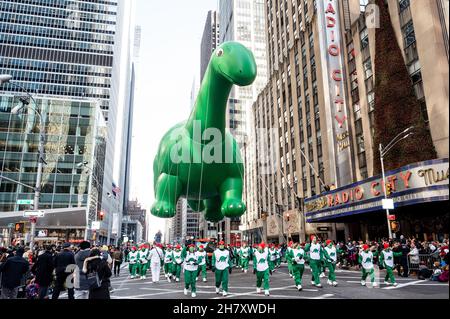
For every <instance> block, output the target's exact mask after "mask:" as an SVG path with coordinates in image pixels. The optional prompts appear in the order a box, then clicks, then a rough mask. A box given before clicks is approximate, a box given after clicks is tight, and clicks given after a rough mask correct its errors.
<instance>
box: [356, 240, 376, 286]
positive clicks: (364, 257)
mask: <svg viewBox="0 0 450 319" xmlns="http://www.w3.org/2000/svg"><path fill="white" fill-rule="evenodd" d="M376 254H377V253H376V252H372V251H370V247H369V245H367V244H365V245H363V247H362V250H361V251H360V252H359V258H358V262H359V263H360V264H361V265H362V267H361V271H362V277H361V286H365V285H366V278H367V276H370V281H371V282H372V287H374V288H375V287H378V284H377V283H376V282H375V269H374V266H373V257H374V255H376Z"/></svg>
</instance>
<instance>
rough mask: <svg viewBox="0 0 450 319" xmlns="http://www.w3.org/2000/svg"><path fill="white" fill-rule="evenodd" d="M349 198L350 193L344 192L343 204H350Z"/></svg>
mask: <svg viewBox="0 0 450 319" xmlns="http://www.w3.org/2000/svg"><path fill="white" fill-rule="evenodd" d="M348 197H349V196H348V193H347V192H344V193H342V202H343V203H348V199H349V198H348Z"/></svg>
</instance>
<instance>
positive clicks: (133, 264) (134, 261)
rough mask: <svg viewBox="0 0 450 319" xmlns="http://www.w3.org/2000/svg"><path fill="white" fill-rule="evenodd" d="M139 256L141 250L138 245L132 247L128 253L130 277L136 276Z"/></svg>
mask: <svg viewBox="0 0 450 319" xmlns="http://www.w3.org/2000/svg"><path fill="white" fill-rule="evenodd" d="M138 258H139V252H138V251H137V247H136V246H132V247H131V251H130V252H129V253H128V255H127V261H128V270H129V272H130V278H131V279H134V278H135V277H136V272H137V270H138Z"/></svg>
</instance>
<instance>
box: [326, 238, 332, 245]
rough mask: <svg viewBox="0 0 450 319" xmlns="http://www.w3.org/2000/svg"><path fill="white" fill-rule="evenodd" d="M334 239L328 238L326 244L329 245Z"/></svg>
mask: <svg viewBox="0 0 450 319" xmlns="http://www.w3.org/2000/svg"><path fill="white" fill-rule="evenodd" d="M332 242H333V241H332V240H331V239H327V241H326V242H325V243H326V245H327V246H328V245H329V244H331V243H332Z"/></svg>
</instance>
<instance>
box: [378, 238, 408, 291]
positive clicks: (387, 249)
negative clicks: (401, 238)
mask: <svg viewBox="0 0 450 319" xmlns="http://www.w3.org/2000/svg"><path fill="white" fill-rule="evenodd" d="M383 248H384V249H383V250H382V251H381V254H380V261H379V263H380V265H382V266H383V267H384V268H386V277H385V278H384V283H385V284H386V285H390V284H392V285H393V286H395V287H396V286H397V282H396V281H395V277H394V273H393V271H392V270H393V269H394V257H401V256H402V255H403V253H402V252H393V251H392V249H391V246H390V245H389V243H384V244H383ZM389 280H390V281H391V282H389Z"/></svg>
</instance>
